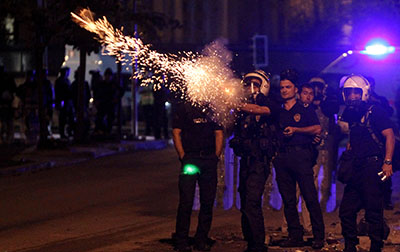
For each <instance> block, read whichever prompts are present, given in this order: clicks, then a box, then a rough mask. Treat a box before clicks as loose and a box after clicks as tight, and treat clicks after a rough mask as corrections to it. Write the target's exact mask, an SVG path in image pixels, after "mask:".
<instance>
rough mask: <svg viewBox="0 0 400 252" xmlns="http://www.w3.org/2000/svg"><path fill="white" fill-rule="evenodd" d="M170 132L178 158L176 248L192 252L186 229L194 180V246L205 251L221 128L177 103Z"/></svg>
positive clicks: (197, 109) (200, 112)
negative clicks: (197, 196) (196, 210)
mask: <svg viewBox="0 0 400 252" xmlns="http://www.w3.org/2000/svg"><path fill="white" fill-rule="evenodd" d="M172 135H173V141H174V145H175V149H176V152H177V154H178V157H179V160H180V161H181V167H180V175H179V206H178V213H177V217H176V232H175V239H176V250H177V251H178V252H190V251H192V249H191V247H190V246H189V228H190V216H191V214H192V207H193V199H194V195H195V189H196V182H197V183H198V185H199V188H200V212H199V216H198V225H197V230H196V234H195V236H194V240H195V245H194V248H195V249H196V250H200V251H209V250H210V244H209V238H208V233H209V231H210V228H211V221H212V213H213V206H214V200H215V196H216V191H217V164H218V159H219V156H220V155H221V151H222V144H223V130H222V127H221V126H219V125H218V124H216V123H215V122H213V121H211V119H210V118H209V117H208V116H207V113H206V112H204V111H203V109H202V108H200V107H194V106H192V105H191V104H188V103H180V104H177V105H176V108H174V114H173V129H172Z"/></svg>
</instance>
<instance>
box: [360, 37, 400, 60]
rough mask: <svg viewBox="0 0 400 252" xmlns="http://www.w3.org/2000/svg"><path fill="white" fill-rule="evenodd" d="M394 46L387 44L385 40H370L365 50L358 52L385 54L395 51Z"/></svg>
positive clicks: (373, 54) (374, 54)
mask: <svg viewBox="0 0 400 252" xmlns="http://www.w3.org/2000/svg"><path fill="white" fill-rule="evenodd" d="M395 50H396V49H395V47H394V46H390V45H388V43H387V42H386V41H383V40H372V41H371V42H370V43H368V44H367V46H366V47H365V50H363V51H361V52H360V53H362V54H366V55H371V56H385V55H388V54H391V53H394V52H395Z"/></svg>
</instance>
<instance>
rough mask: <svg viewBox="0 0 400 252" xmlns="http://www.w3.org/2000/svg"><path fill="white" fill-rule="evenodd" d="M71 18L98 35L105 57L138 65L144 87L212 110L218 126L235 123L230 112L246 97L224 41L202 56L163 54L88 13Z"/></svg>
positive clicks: (208, 49)
mask: <svg viewBox="0 0 400 252" xmlns="http://www.w3.org/2000/svg"><path fill="white" fill-rule="evenodd" d="M71 15H72V18H73V20H74V21H75V22H76V23H78V24H79V25H80V26H81V27H82V28H84V29H86V30H88V31H90V32H93V33H95V34H96V35H97V37H96V39H97V40H98V41H99V42H100V43H101V44H102V46H103V47H104V50H103V53H105V54H108V55H113V56H116V60H117V62H121V63H122V64H123V65H126V64H130V65H133V64H135V61H136V62H137V64H138V68H137V70H136V71H135V73H134V75H133V78H136V79H141V85H147V84H149V83H156V85H155V88H160V87H161V86H160V85H162V84H163V85H164V86H165V87H167V88H168V89H170V90H171V91H174V92H178V93H181V94H182V96H181V98H182V99H184V100H186V101H188V102H191V103H192V104H193V105H195V106H201V107H203V108H204V111H205V110H206V109H207V108H209V109H211V112H212V113H211V116H212V118H213V120H215V121H217V122H218V123H221V124H223V125H225V126H227V125H228V124H229V123H231V122H232V119H233V118H232V115H231V113H230V111H231V110H232V109H236V108H238V107H239V105H240V102H241V101H242V99H243V97H244V96H243V90H242V86H241V85H240V80H238V79H236V78H235V77H234V74H233V72H232V70H231V69H230V67H229V64H230V62H231V61H232V55H231V53H230V52H229V51H228V50H227V49H226V48H225V47H224V43H223V42H222V41H214V42H213V43H211V44H210V45H208V46H207V47H206V48H205V49H204V50H203V52H202V54H198V53H193V52H180V53H178V55H175V54H161V53H158V52H156V51H155V50H151V49H150V45H149V44H144V43H143V42H142V40H140V39H138V38H134V37H130V36H124V35H123V33H122V31H123V28H121V30H118V29H115V28H114V27H113V26H112V25H111V24H110V23H109V22H108V21H107V19H106V17H103V18H102V19H98V20H94V18H93V14H92V12H90V10H88V9H83V10H81V11H80V13H79V15H77V14H74V13H71Z"/></svg>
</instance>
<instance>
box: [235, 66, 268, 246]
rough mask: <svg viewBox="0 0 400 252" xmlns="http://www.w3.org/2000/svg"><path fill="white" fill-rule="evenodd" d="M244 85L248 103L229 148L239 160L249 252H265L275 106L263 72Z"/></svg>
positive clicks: (244, 227) (241, 113) (241, 202)
mask: <svg viewBox="0 0 400 252" xmlns="http://www.w3.org/2000/svg"><path fill="white" fill-rule="evenodd" d="M242 83H243V85H244V91H245V94H246V97H247V99H246V101H244V104H243V105H242V107H241V108H240V114H239V115H238V119H237V121H236V123H235V129H234V138H232V140H231V141H230V146H231V147H232V148H233V150H234V152H235V154H236V155H237V156H240V172H239V193H240V212H241V213H242V219H241V223H242V232H243V236H244V239H245V240H246V242H247V250H246V251H248V252H264V251H267V247H266V245H265V228H264V217H263V212H262V195H263V193H264V188H265V182H266V180H267V178H268V176H269V173H270V164H271V159H272V157H273V156H274V153H275V148H274V147H275V144H274V132H273V124H272V116H271V107H273V106H271V105H272V104H271V103H272V102H271V101H270V100H269V99H268V97H267V95H268V92H269V89H270V78H269V75H267V74H266V73H265V72H264V71H262V70H257V71H254V72H250V73H248V74H246V75H245V76H244V79H243V82H242ZM274 108H276V106H275V107H274Z"/></svg>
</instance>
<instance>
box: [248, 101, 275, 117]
mask: <svg viewBox="0 0 400 252" xmlns="http://www.w3.org/2000/svg"><path fill="white" fill-rule="evenodd" d="M240 110H243V111H244V112H247V113H250V114H255V115H270V114H271V110H270V109H269V108H268V107H267V106H260V105H257V104H252V103H244V104H243V105H242V106H241V107H240Z"/></svg>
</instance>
